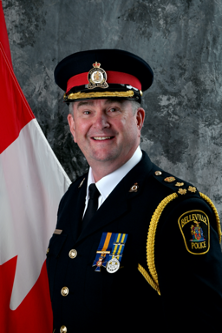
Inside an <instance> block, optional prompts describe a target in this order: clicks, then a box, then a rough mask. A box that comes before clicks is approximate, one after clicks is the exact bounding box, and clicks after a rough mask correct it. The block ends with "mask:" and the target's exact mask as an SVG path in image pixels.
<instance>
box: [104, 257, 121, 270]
mask: <svg viewBox="0 0 222 333" xmlns="http://www.w3.org/2000/svg"><path fill="white" fill-rule="evenodd" d="M119 268H120V262H119V260H118V259H116V258H115V257H114V258H112V259H110V260H109V261H108V262H107V265H106V270H107V272H108V273H115V272H117V271H118V269H119Z"/></svg>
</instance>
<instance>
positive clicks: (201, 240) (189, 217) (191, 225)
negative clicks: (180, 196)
mask: <svg viewBox="0 0 222 333" xmlns="http://www.w3.org/2000/svg"><path fill="white" fill-rule="evenodd" d="M178 224H179V228H180V231H181V234H182V236H183V239H184V244H185V247H186V250H187V251H188V252H189V253H191V254H195V255H200V254H205V253H207V252H208V251H209V249H210V222H209V218H208V216H207V214H206V213H204V212H203V211H202V210H190V211H187V212H186V213H184V214H182V215H181V216H180V217H179V219H178Z"/></svg>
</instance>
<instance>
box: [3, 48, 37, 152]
mask: <svg viewBox="0 0 222 333" xmlns="http://www.w3.org/2000/svg"><path fill="white" fill-rule="evenodd" d="M0 73H1V80H0V101H1V110H0V113H1V121H0V154H1V153H2V152H3V151H4V150H5V149H6V148H7V147H8V146H9V145H10V144H11V143H12V142H14V141H15V140H16V138H17V137H18V136H19V133H20V131H21V129H22V128H23V127H24V126H25V125H26V124H28V123H29V122H30V121H31V120H32V119H34V118H35V116H34V114H33V113H32V110H31V108H30V106H29V105H28V102H27V101H26V99H25V96H24V94H23V92H22V90H21V88H20V86H19V84H18V81H17V79H16V77H15V74H14V72H13V69H12V66H11V64H10V61H9V60H8V58H7V56H6V53H5V51H4V48H3V45H2V43H1V42H0ZM18 95H20V97H21V98H18ZM16 96H17V97H16ZM7 110H10V112H7ZM24 111H25V112H24Z"/></svg>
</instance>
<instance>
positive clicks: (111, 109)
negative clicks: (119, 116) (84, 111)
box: [108, 107, 118, 115]
mask: <svg viewBox="0 0 222 333" xmlns="http://www.w3.org/2000/svg"><path fill="white" fill-rule="evenodd" d="M117 111H118V108H116V107H113V108H110V109H108V113H109V114H111V115H113V114H115V113H116V112H117Z"/></svg>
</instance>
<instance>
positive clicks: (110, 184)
mask: <svg viewBox="0 0 222 333" xmlns="http://www.w3.org/2000/svg"><path fill="white" fill-rule="evenodd" d="M141 158H142V152H141V149H140V146H138V147H137V149H136V151H135V152H134V154H133V156H132V157H131V158H130V159H129V160H128V161H127V162H126V163H125V164H123V165H122V166H121V167H120V168H119V169H117V170H115V171H113V172H112V173H110V174H109V175H107V176H105V177H103V178H101V179H100V180H99V181H98V182H97V183H95V180H94V177H93V173H92V169H91V167H90V168H89V173H88V180H87V192H86V199H85V209H84V212H83V216H84V214H85V211H86V208H87V205H88V201H89V185H90V184H92V183H95V185H96V187H97V188H98V190H99V192H100V194H101V195H100V196H99V199H98V208H99V207H100V206H101V205H102V204H103V202H104V201H105V200H106V198H108V196H109V195H110V193H111V192H112V191H113V190H114V188H115V187H116V186H117V185H118V184H119V182H120V181H121V180H122V179H123V178H124V177H125V176H126V174H127V173H128V172H129V171H130V170H131V169H132V168H133V167H134V166H135V165H136V164H137V163H139V161H140V160H141Z"/></svg>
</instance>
